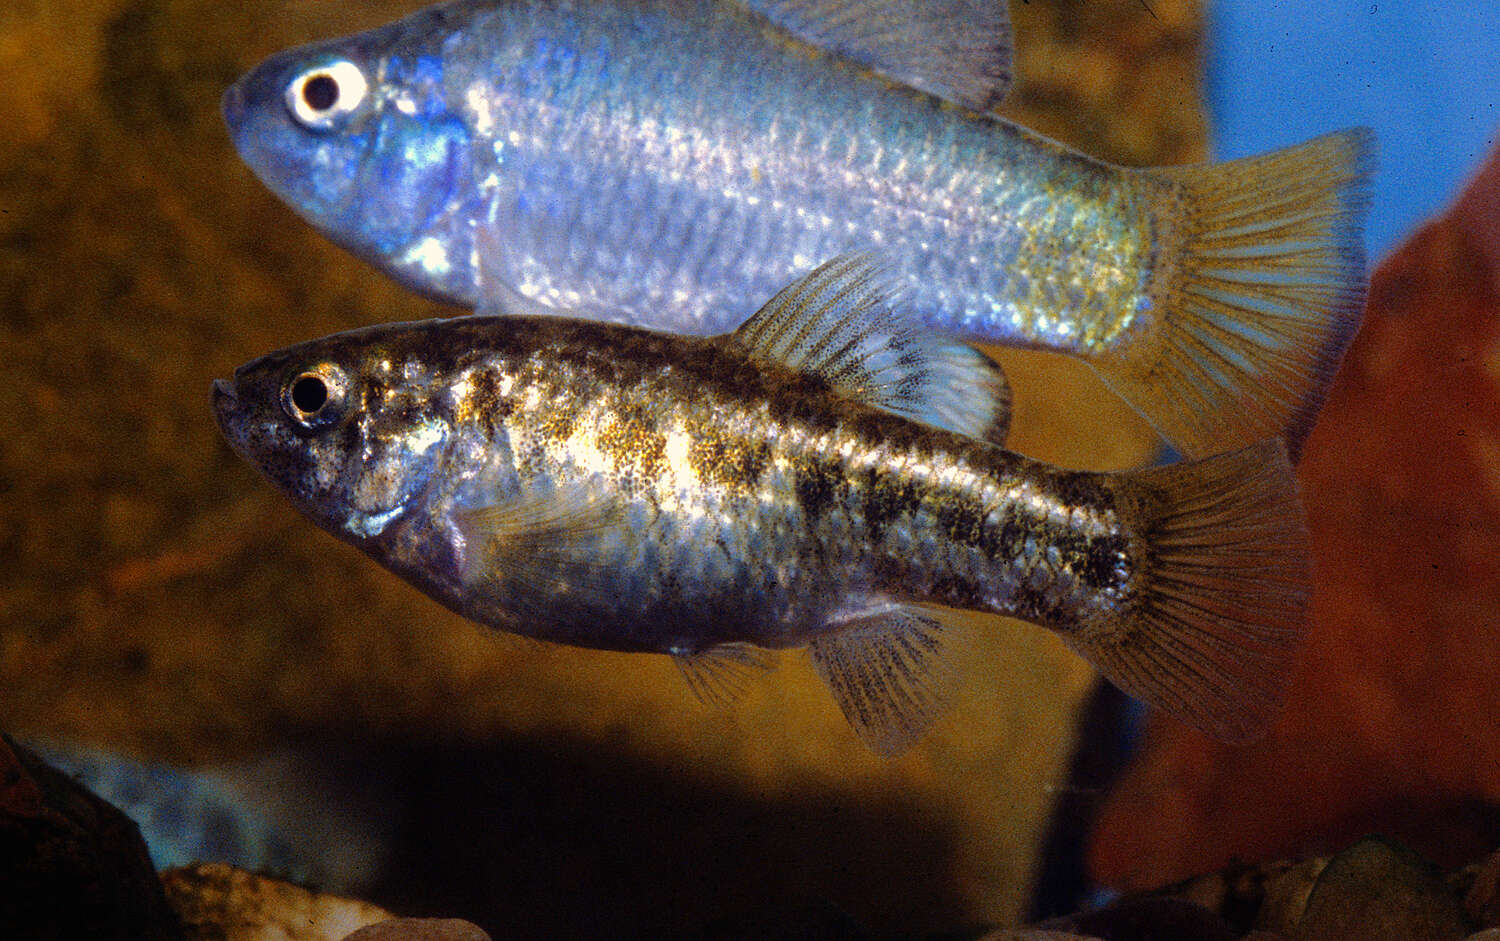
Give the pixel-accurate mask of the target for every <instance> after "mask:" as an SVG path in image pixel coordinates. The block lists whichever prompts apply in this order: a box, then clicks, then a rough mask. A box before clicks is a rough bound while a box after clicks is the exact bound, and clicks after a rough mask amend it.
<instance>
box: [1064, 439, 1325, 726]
mask: <svg viewBox="0 0 1500 941" xmlns="http://www.w3.org/2000/svg"><path fill="white" fill-rule="evenodd" d="M1114 486H1115V489H1116V494H1117V496H1118V498H1119V500H1120V504H1121V512H1122V515H1123V516H1125V517H1127V518H1128V520H1129V525H1130V527H1131V529H1132V531H1134V532H1136V533H1138V534H1139V535H1140V537H1141V538H1142V539H1143V540H1144V542H1145V544H1146V549H1145V552H1144V553H1143V554H1144V556H1145V559H1144V561H1143V563H1142V565H1143V568H1142V571H1141V573H1140V578H1139V585H1138V587H1136V588H1135V590H1134V591H1133V592H1132V595H1133V598H1132V600H1131V602H1130V603H1129V607H1128V609H1127V610H1126V611H1125V612H1123V613H1122V614H1121V615H1120V616H1119V617H1118V618H1117V619H1113V620H1111V621H1110V622H1107V623H1098V624H1093V625H1086V626H1085V627H1083V628H1082V629H1080V630H1078V631H1075V632H1063V633H1062V635H1061V636H1062V639H1063V640H1064V641H1065V642H1067V644H1068V645H1069V646H1070V647H1072V648H1073V649H1074V650H1076V651H1078V652H1079V653H1080V654H1081V655H1083V657H1084V658H1085V659H1087V660H1088V661H1089V662H1090V663H1092V664H1093V665H1094V666H1095V667H1096V668H1098V670H1099V671H1100V672H1101V673H1103V674H1104V675H1105V676H1106V677H1108V678H1109V679H1110V681H1112V682H1113V683H1114V684H1115V685H1116V686H1118V687H1120V688H1121V689H1123V690H1124V691H1125V692H1127V693H1129V694H1130V695H1132V696H1136V697H1139V698H1140V699H1143V700H1145V701H1146V702H1147V703H1150V704H1151V705H1152V706H1155V707H1157V708H1159V709H1163V710H1165V711H1166V712H1169V713H1171V714H1172V715H1173V716H1175V717H1177V718H1178V719H1181V720H1183V721H1184V722H1187V723H1188V724H1190V725H1192V726H1194V727H1196V728H1198V729H1200V730H1202V731H1204V732H1207V733H1208V734H1210V735H1212V736H1214V737H1215V738H1218V739H1221V740H1223V741H1226V742H1231V743H1236V744H1239V743H1244V742H1248V741H1251V740H1253V739H1255V738H1258V737H1259V736H1260V735H1261V734H1262V733H1263V732H1264V731H1265V729H1266V726H1267V725H1268V724H1269V723H1270V722H1271V720H1272V718H1274V717H1275V714H1276V710H1277V709H1278V708H1279V707H1280V705H1281V700H1282V698H1283V697H1284V695H1285V692H1286V687H1287V684H1288V683H1289V682H1290V680H1291V673H1292V668H1293V666H1294V665H1295V662H1296V654H1297V647H1298V642H1299V641H1300V640H1301V638H1302V635H1303V633H1304V632H1305V631H1306V629H1307V624H1306V613H1307V598H1308V594H1309V593H1310V591H1311V581H1310V571H1309V565H1308V545H1307V531H1306V528H1305V527H1304V524H1303V521H1302V505H1301V502H1300V501H1299V500H1298V498H1297V482H1296V480H1295V478H1293V476H1292V469H1291V464H1290V462H1289V460H1288V458H1287V454H1286V448H1285V446H1284V445H1283V444H1282V442H1280V441H1265V442H1262V443H1261V444H1258V445H1254V446H1252V447H1248V448H1244V449H1242V450H1239V451H1235V452H1232V453H1230V454H1221V455H1219V456H1218V457H1212V458H1209V459H1208V460H1205V461H1195V462H1189V463H1183V464H1174V465H1171V466H1168V467H1157V468H1152V469H1150V470H1146V471H1141V472H1138V473H1133V474H1124V475H1120V476H1119V477H1117V478H1115V484H1114Z"/></svg>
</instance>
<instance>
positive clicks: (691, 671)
mask: <svg viewBox="0 0 1500 941" xmlns="http://www.w3.org/2000/svg"><path fill="white" fill-rule="evenodd" d="M672 660H673V662H674V663H676V664H677V668H678V669H679V670H681V671H682V676H683V679H685V680H687V684H688V688H689V689H691V690H692V691H693V695H694V696H696V697H698V700H699V701H700V702H705V703H708V704H709V705H714V706H726V705H728V704H729V703H731V702H733V701H734V700H736V699H738V698H739V697H740V696H742V695H744V693H745V688H746V687H747V686H749V684H750V681H751V680H752V679H753V678H754V676H755V674H757V673H759V672H761V671H763V670H769V669H770V668H771V667H773V666H775V665H776V660H775V656H774V655H773V654H772V653H771V652H770V651H769V650H765V649H763V648H760V647H756V646H754V645H753V644H719V645H718V646H715V647H710V648H708V649H707V650H700V651H696V652H694V653H673V654H672Z"/></svg>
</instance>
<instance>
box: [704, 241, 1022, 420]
mask: <svg viewBox="0 0 1500 941" xmlns="http://www.w3.org/2000/svg"><path fill="white" fill-rule="evenodd" d="M899 295H900V286H899V284H897V282H896V280H895V279H894V278H893V277H892V275H891V273H890V272H889V271H888V270H887V269H886V268H885V267H884V266H883V265H882V264H881V263H880V262H879V261H878V260H877V259H876V258H875V257H873V256H870V255H864V254H852V255H840V256H839V257H837V258H834V259H833V260H831V261H828V262H826V263H824V264H823V265H821V266H819V267H818V268H817V269H816V270H814V271H812V272H810V273H809V274H806V275H804V276H803V277H801V278H799V279H797V280H796V281H793V282H792V283H791V284H789V285H787V286H786V287H785V288H783V289H782V290H781V291H780V292H779V293H778V294H777V295H776V296H775V297H773V298H771V300H770V301H768V302H767V303H766V305H765V306H764V307H762V308H761V309H760V310H759V311H757V312H756V313H755V315H754V316H752V317H751V318H750V319H749V320H747V321H745V322H744V323H743V324H741V325H740V327H739V329H738V330H736V331H735V332H734V333H733V334H731V335H730V336H731V337H732V338H733V339H734V340H735V341H736V342H738V343H741V344H743V345H744V346H745V347H747V348H748V349H749V351H750V353H751V355H752V356H755V357H757V358H759V359H761V360H763V361H767V362H774V363H779V364H781V365H783V366H788V367H790V368H792V369H795V370H797V371H798V372H802V373H807V374H809V375H814V376H818V377H820V378H822V379H823V380H824V381H825V382H827V383H828V384H829V385H831V386H833V387H834V388H835V389H837V390H839V392H841V393H842V394H843V395H845V396H847V397H849V398H851V399H857V400H858V401H861V402H864V403H866V404H868V405H871V406H874V407H875V408H880V409H884V410H886V411H888V412H894V413H895V414H897V415H901V416H904V417H906V418H910V419H913V420H915V421H920V422H925V423H926V424H929V425H935V426H937V427H939V428H945V429H947V430H949V431H952V432H956V433H958V434H961V435H968V436H969V437H971V438H978V439H979V440H981V441H988V442H990V443H992V444H999V445H1003V444H1004V443H1005V434H1006V432H1007V431H1008V430H1009V428H1010V384H1009V382H1007V380H1006V378H1005V373H1004V372H1002V371H1001V369H1000V367H999V366H997V365H996V364H995V363H994V362H993V361H991V360H990V358H989V357H987V356H985V355H984V354H983V353H981V352H979V351H978V350H976V349H974V348H973V347H971V346H968V345H967V344H964V343H960V342H958V341H957V340H953V339H950V338H947V337H944V336H940V335H937V334H934V333H932V332H930V331H928V330H925V329H924V328H923V327H922V325H921V324H919V323H918V322H917V321H916V320H915V319H913V318H910V317H908V316H907V315H906V314H904V313H903V312H901V311H900V310H899V309H898V304H897V301H898V298H899Z"/></svg>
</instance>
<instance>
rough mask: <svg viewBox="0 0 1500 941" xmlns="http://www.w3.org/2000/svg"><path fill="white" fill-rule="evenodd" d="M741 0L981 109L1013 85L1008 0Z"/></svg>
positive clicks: (821, 41) (809, 36)
mask: <svg viewBox="0 0 1500 941" xmlns="http://www.w3.org/2000/svg"><path fill="white" fill-rule="evenodd" d="M741 2H742V3H743V4H744V5H745V6H747V7H749V8H750V9H752V10H754V11H756V12H757V13H759V14H761V15H762V16H764V17H765V18H766V19H768V20H770V21H771V22H773V23H775V24H776V25H777V26H779V27H781V28H782V29H784V30H786V31H787V32H788V33H790V34H791V35H792V36H794V37H796V38H797V39H798V40H800V41H802V42H805V43H808V44H809V45H813V46H817V47H818V48H820V49H826V50H828V51H829V52H833V53H837V54H838V55H841V56H843V57H844V58H846V59H850V60H852V61H854V62H858V63H859V64H860V65H863V66H865V67H866V68H868V69H871V70H873V71H876V72H879V73H880V74H881V75H884V76H886V77H887V78H890V79H894V80H895V81H898V82H901V83H903V84H906V85H910V86H912V87H913V88H919V89H921V90H922V91H925V92H927V93H928V94H930V95H936V96H937V97H939V98H943V99H945V100H947V101H951V102H953V103H955V104H960V105H964V106H965V107H968V108H973V109H974V110H976V111H988V110H992V109H993V108H994V107H995V105H997V104H999V102H1000V100H1001V99H1003V98H1004V97H1005V93H1006V91H1008V90H1009V88H1010V82H1011V62H1012V60H1013V59H1014V49H1015V43H1014V41H1013V38H1012V35H1011V27H1010V8H1009V5H1008V4H1007V3H1006V0H741Z"/></svg>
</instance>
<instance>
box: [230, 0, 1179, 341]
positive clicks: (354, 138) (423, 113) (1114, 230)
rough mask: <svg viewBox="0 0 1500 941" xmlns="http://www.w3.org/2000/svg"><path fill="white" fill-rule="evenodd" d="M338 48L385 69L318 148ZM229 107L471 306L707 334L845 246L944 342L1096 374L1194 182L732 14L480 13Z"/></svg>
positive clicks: (295, 62) (361, 43)
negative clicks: (868, 253) (327, 74)
mask: <svg viewBox="0 0 1500 941" xmlns="http://www.w3.org/2000/svg"><path fill="white" fill-rule="evenodd" d="M340 57H347V58H348V59H350V60H351V61H354V62H356V63H360V64H361V67H362V68H363V69H365V71H367V72H368V73H369V74H370V75H371V76H372V78H371V87H372V93H371V98H372V103H371V104H370V105H369V107H368V108H367V109H366V112H367V113H365V114H362V115H361V116H359V118H358V120H357V121H356V122H355V124H354V125H352V126H351V128H350V129H348V130H345V131H341V132H339V134H338V135H328V136H326V137H325V138H323V139H321V140H318V141H317V142H316V144H315V145H314V143H311V142H309V141H308V140H306V139H305V137H306V135H305V134H300V133H299V132H298V129H296V128H291V129H290V130H289V129H288V128H287V127H286V125H287V123H288V120H289V119H288V118H287V115H286V113H285V108H284V106H283V105H282V96H283V92H284V89H285V88H286V86H287V82H288V81H289V79H290V78H291V77H292V76H293V75H295V74H296V73H297V71H299V70H301V69H304V68H306V67H307V65H308V64H309V63H311V62H316V61H318V60H319V59H320V58H321V59H333V58H340ZM226 115H227V116H228V120H229V122H230V124H231V127H232V128H233V129H234V133H235V138H236V143H237V145H238V146H239V147H240V150H241V152H242V153H243V154H244V155H245V157H246V159H247V161H249V163H250V164H251V166H252V167H254V168H255V169H256V171H257V172H258V173H259V174H260V175H261V176H262V178H263V179H265V181H266V182H267V184H268V185H269V186H271V188H272V189H274V190H276V191H277V192H278V194H280V195H281V196H282V197H283V198H284V199H286V200H287V201H288V202H289V203H290V204H291V205H293V206H294V207H296V208H297V209H298V210H299V211H300V212H302V213H303V215H305V216H306V217H307V218H309V219H310V220H311V221H312V222H313V223H314V224H316V225H318V226H319V227H320V228H322V229H323V230H324V231H325V232H328V233H329V234H330V235H331V236H332V237H333V238H335V239H336V240H338V241H340V242H342V243H343V244H345V245H346V246H348V247H350V248H351V249H352V250H354V251H355V252H356V253H358V254H360V255H361V256H362V257H364V258H366V259H367V260H369V261H371V262H372V263H374V264H376V265H378V266H380V267H382V268H384V269H386V270H387V271H389V272H391V273H392V274H393V275H395V276H396V277H398V278H399V279H401V280H402V281H403V282H405V283H407V284H408V285H410V286H412V287H414V288H417V289H419V290H422V291H424V292H426V293H429V294H433V295H436V296H440V297H443V298H446V299H448V300H451V301H454V302H457V303H459V304H463V305H465V306H469V307H475V306H476V305H477V306H479V307H481V308H484V307H486V306H488V303H487V301H486V295H487V289H486V287H485V286H484V285H485V284H493V283H494V282H502V283H504V284H506V285H509V286H511V287H513V288H515V289H517V290H519V291H520V293H521V294H523V295H525V296H527V297H529V298H532V299H535V300H539V301H542V302H544V303H546V304H549V305H553V306H556V307H559V308H563V309H566V310H569V311H571V312H573V313H575V314H577V315H581V316H589V317H596V318H602V319H614V320H626V321H629V322H632V323H638V324H643V325H649V326H652V327H656V328H660V329H667V330H674V331H678V332H687V333H696V334H713V333H719V332H722V331H725V330H728V329H732V328H733V327H734V326H735V323H734V322H733V321H732V320H728V319H725V318H726V317H728V316H734V315H735V314H736V312H740V311H744V310H752V309H754V307H755V305H756V304H758V303H759V302H760V301H761V300H763V299H764V298H765V297H767V296H769V295H770V294H772V293H774V291H775V290H777V289H778V288H779V287H781V286H782V285H783V284H784V283H786V281H787V280H788V279H789V278H790V277H791V276H792V275H793V274H794V273H796V272H798V271H801V270H805V269H806V268H808V267H811V266H812V265H814V264H816V263H818V262H820V261H822V260H824V259H826V258H829V257H832V256H834V255H836V254H838V253H840V252H844V251H848V250H850V249H874V250H877V251H879V252H881V253H882V254H883V255H884V256H885V257H887V258H889V260H890V261H891V263H892V264H893V266H894V268H895V270H896V272H897V273H898V275H899V276H900V278H901V279H902V280H903V281H905V283H906V285H907V287H908V289H909V291H910V295H909V297H910V302H911V309H912V310H913V312H914V314H915V315H916V316H918V317H920V318H922V319H923V320H924V321H925V322H926V323H928V324H930V325H932V326H934V327H937V328H939V329H942V330H944V331H947V332H952V333H957V334H960V335H964V336H969V337H974V338H980V339H983V340H986V341H990V342H1004V343H1010V344H1015V345H1021V346H1032V347H1041V348H1048V349H1055V350H1060V351H1065V352H1072V353H1083V354H1089V355H1103V354H1107V353H1108V352H1110V351H1111V350H1113V349H1115V348H1116V346H1117V345H1120V344H1124V343H1127V342H1128V341H1129V339H1130V337H1131V336H1132V335H1133V334H1135V333H1138V332H1140V331H1145V330H1148V329H1149V324H1148V323H1147V321H1149V320H1150V318H1151V317H1152V316H1153V314H1154V311H1155V310H1156V309H1158V308H1159V306H1160V303H1161V299H1160V298H1156V297H1153V296H1152V291H1153V290H1159V288H1157V289H1154V288H1153V287H1152V285H1153V284H1159V283H1163V279H1159V278H1158V277H1157V275H1158V274H1159V272H1158V271H1157V270H1156V269H1157V268H1158V266H1159V265H1161V264H1164V263H1165V262H1161V261H1159V260H1158V255H1159V254H1162V253H1161V252H1160V251H1159V245H1161V244H1163V243H1164V241H1165V240H1166V239H1167V238H1168V235H1169V234H1170V233H1169V232H1167V231H1166V230H1167V229H1169V228H1170V225H1171V220H1170V219H1164V218H1162V213H1163V212H1164V211H1169V210H1170V207H1171V206H1172V205H1173V203H1172V197H1171V195H1170V193H1171V187H1172V185H1173V184H1171V183H1169V182H1167V181H1165V180H1163V179H1160V178H1157V177H1152V176H1148V175H1143V174H1140V173H1136V172H1134V171H1130V170H1125V169H1122V168H1118V167H1113V166H1110V165H1108V164H1104V163H1101V162H1099V161H1096V160H1093V159H1090V158H1088V157H1085V156H1083V155H1081V154H1078V153H1075V152H1073V151H1070V150H1068V149H1066V148H1064V147H1062V146H1061V145H1058V144H1056V143H1053V142H1051V141H1049V140H1047V139H1045V138H1042V137H1041V136H1039V135H1037V134H1035V133H1033V132H1030V131H1028V130H1026V129H1024V128H1022V127H1019V126H1017V125H1015V124H1013V123H1010V122H1008V121H1006V120H1004V119H1001V118H999V117H995V116H993V115H990V114H981V113H977V112H974V111H970V110H967V109H964V108H961V107H958V106H955V105H952V104H949V103H946V102H943V101H940V100H938V99H937V98H933V97H930V96H927V95H925V94H923V93H921V92H918V91H914V90H912V89H909V88H905V87H902V86H899V85H896V84H893V83H891V82H889V81H886V80H884V79H882V78H881V77H879V76H877V75H874V74H872V73H870V72H868V71H865V70H863V69H861V68H860V67H858V66H855V65H853V64H851V63H849V62H847V61H845V60H843V59H841V58H839V57H837V56H834V55H830V54H827V53H824V52H822V51H820V50H818V49H815V48H813V47H811V46H808V45H804V44H802V43H799V42H796V41H794V40H792V39H790V38H788V37H787V36H786V35H785V34H784V33H782V32H780V31H778V30H777V29H775V28H774V27H773V26H771V25H770V23H769V22H768V21H766V20H764V19H763V18H761V17H760V16H758V15H757V14H755V13H752V12H749V11H747V10H746V9H745V8H743V7H741V6H740V5H738V4H735V3H731V2H701V0H612V2H572V0H506V2H495V0H490V2H473V0H462V2H458V3H451V4H447V5H444V6H440V7H435V8H432V9H429V10H425V11H422V12H419V13H417V14H415V15H413V16H411V17H408V18H407V19H405V20H401V21H399V22H396V23H394V24H391V25H389V26H386V27H382V28H380V29H377V30H374V31H371V32H368V33H364V34H360V35H357V36H353V37H348V38H344V39H339V40H333V41H330V42H327V43H323V44H319V45H316V46H312V47H306V48H303V49H298V50H292V51H290V52H287V53H284V54H282V55H281V56H278V57H275V58H273V59H271V60H270V61H268V62H267V63H265V64H264V65H262V66H261V67H260V68H259V69H257V70H256V71H255V72H254V73H252V74H251V75H250V76H249V77H247V78H246V79H244V80H243V81H242V82H241V83H240V85H239V86H238V87H237V88H235V89H233V90H231V92H230V94H229V96H228V97H227V98H226ZM335 137H338V138H341V139H334V138H335ZM491 290H492V289H491Z"/></svg>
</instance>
